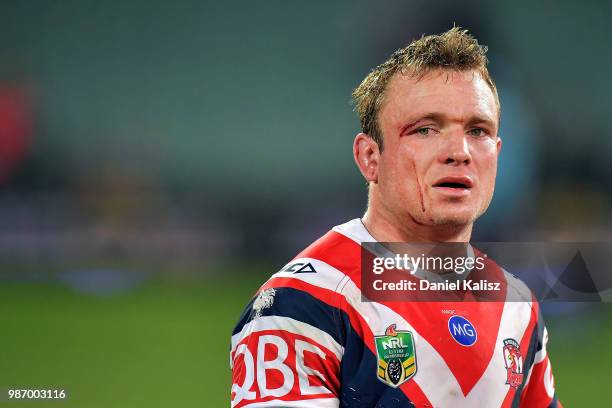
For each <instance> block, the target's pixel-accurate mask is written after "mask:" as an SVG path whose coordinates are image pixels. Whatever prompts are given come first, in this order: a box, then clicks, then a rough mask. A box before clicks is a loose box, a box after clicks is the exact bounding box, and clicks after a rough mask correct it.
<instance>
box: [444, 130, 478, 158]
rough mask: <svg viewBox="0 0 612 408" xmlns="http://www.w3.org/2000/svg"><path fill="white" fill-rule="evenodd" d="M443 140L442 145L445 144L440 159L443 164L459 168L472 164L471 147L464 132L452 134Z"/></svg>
mask: <svg viewBox="0 0 612 408" xmlns="http://www.w3.org/2000/svg"><path fill="white" fill-rule="evenodd" d="M441 139H443V142H442V143H443V144H444V146H443V148H442V149H441V152H440V158H439V160H440V162H441V163H443V164H448V165H452V166H459V165H461V164H465V165H467V164H470V163H471V162H472V155H471V153H470V145H469V142H468V140H467V137H466V136H465V135H464V134H463V132H459V131H457V132H452V133H450V134H448V135H446V137H444V138H441Z"/></svg>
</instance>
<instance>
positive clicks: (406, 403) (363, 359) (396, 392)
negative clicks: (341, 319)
mask: <svg viewBox="0 0 612 408" xmlns="http://www.w3.org/2000/svg"><path fill="white" fill-rule="evenodd" d="M346 324H347V326H346V345H345V348H344V357H343V358H342V362H341V365H340V371H341V373H340V378H341V379H342V389H341V396H340V401H341V404H340V406H341V407H346V408H366V407H368V408H369V407H384V408H400V407H401V408H403V407H407V408H410V407H414V404H413V403H412V402H411V401H410V400H409V399H408V397H406V395H405V394H404V393H403V392H402V391H401V390H400V389H399V388H393V387H390V386H388V385H386V384H384V383H383V382H381V381H378V380H377V379H376V370H377V368H378V359H377V358H376V356H375V355H374V354H373V353H372V351H370V349H369V348H368V347H366V345H365V344H364V343H363V341H362V340H361V337H359V335H358V334H357V332H355V331H354V330H353V328H352V327H351V326H350V324H348V320H347V321H346ZM411 381H412V380H411Z"/></svg>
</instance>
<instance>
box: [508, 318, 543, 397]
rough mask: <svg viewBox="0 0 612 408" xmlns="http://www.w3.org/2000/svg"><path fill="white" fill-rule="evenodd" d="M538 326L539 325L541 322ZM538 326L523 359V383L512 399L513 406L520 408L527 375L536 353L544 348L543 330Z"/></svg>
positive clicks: (532, 334)
mask: <svg viewBox="0 0 612 408" xmlns="http://www.w3.org/2000/svg"><path fill="white" fill-rule="evenodd" d="M539 322H540V321H538V323H539ZM537 326H539V324H538V325H537ZM537 326H536V327H534V329H533V332H532V333H531V338H530V339H529V348H528V349H527V355H526V356H525V359H524V360H523V383H522V384H521V385H520V386H519V387H518V389H517V390H516V394H514V399H513V400H512V408H515V407H516V408H518V406H519V405H520V401H521V394H522V393H523V389H524V388H525V381H527V375H528V374H529V371H531V369H532V368H533V362H534V361H535V355H536V353H537V351H538V350H539V349H541V348H542V343H541V341H542V338H541V337H540V333H541V332H540V331H539V330H538V327H537ZM542 326H543V325H542ZM542 330H544V329H542ZM538 345H539V348H538Z"/></svg>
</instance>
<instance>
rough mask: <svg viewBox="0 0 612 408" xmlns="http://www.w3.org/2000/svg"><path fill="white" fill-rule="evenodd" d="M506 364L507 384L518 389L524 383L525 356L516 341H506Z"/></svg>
mask: <svg viewBox="0 0 612 408" xmlns="http://www.w3.org/2000/svg"><path fill="white" fill-rule="evenodd" d="M504 364H506V372H507V375H508V378H507V379H506V384H509V385H510V386H511V387H513V388H518V387H519V386H520V385H521V384H522V383H523V375H524V374H523V356H522V355H521V349H520V346H519V344H518V342H517V341H516V340H514V339H505V340H504Z"/></svg>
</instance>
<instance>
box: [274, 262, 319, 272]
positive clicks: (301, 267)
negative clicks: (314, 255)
mask: <svg viewBox="0 0 612 408" xmlns="http://www.w3.org/2000/svg"><path fill="white" fill-rule="evenodd" d="M281 272H291V273H317V271H316V270H315V268H314V267H313V266H312V264H311V263H310V262H308V263H304V262H296V263H290V264H289V265H287V266H285V267H284V268H283V269H281Z"/></svg>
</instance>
